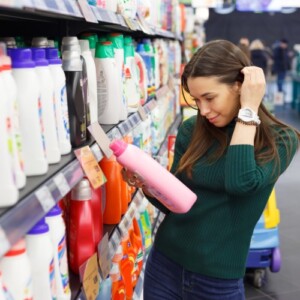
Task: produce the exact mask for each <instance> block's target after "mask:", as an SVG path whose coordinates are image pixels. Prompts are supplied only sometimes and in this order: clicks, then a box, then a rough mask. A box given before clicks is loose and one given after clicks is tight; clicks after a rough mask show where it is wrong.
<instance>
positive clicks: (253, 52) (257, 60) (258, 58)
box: [250, 39, 268, 76]
mask: <svg viewBox="0 0 300 300" xmlns="http://www.w3.org/2000/svg"><path fill="white" fill-rule="evenodd" d="M250 56H251V62H252V64H253V65H254V66H257V67H260V68H262V69H263V71H264V74H265V76H266V75H267V67H268V56H267V52H266V51H265V47H264V44H263V43H262V41H261V40H259V39H256V40H253V41H252V42H251V44H250Z"/></svg>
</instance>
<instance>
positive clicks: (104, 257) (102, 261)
mask: <svg viewBox="0 0 300 300" xmlns="http://www.w3.org/2000/svg"><path fill="white" fill-rule="evenodd" d="M98 258H99V266H100V272H101V277H102V278H103V279H104V278H106V277H107V275H108V274H109V271H110V269H111V259H110V255H109V246H108V234H107V233H106V234H105V235H104V236H103V238H102V240H101V242H100V243H99V244H98Z"/></svg>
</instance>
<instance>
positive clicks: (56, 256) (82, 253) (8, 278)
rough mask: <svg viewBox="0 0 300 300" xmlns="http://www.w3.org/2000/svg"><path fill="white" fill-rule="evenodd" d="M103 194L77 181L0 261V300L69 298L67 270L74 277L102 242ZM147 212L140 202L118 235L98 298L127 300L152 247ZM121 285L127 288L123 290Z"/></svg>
mask: <svg viewBox="0 0 300 300" xmlns="http://www.w3.org/2000/svg"><path fill="white" fill-rule="evenodd" d="M102 193H103V188H102V191H101V189H100V190H93V188H92V187H91V185H90V183H89V181H88V180H87V179H82V180H81V181H80V182H79V183H78V184H77V185H76V187H74V189H73V190H72V191H71V193H70V194H69V195H68V196H67V200H66V199H64V200H63V201H60V202H59V205H55V207H53V208H52V209H51V211H50V212H49V213H48V214H47V215H46V216H45V217H44V218H42V219H41V220H40V221H39V222H37V224H36V225H35V226H34V227H33V228H32V229H31V230H30V231H29V232H28V233H27V234H26V236H25V238H24V239H22V240H20V241H19V242H18V243H17V244H16V245H14V246H13V247H12V248H11V249H10V251H8V252H7V253H6V254H5V255H4V256H3V257H2V258H1V259H0V275H1V276H0V299H1V300H2V299H4V300H11V299H14V300H24V299H26V300H28V299H32V300H52V299H57V300H69V299H71V292H70V286H69V268H70V269H71V270H72V271H73V272H74V273H76V274H78V273H79V268H80V266H81V265H82V264H84V263H85V262H86V260H87V259H89V258H90V257H91V256H92V255H93V254H94V253H95V252H97V246H98V243H99V242H100V241H101V239H102V237H103V216H104V215H103V214H102V209H103V207H102V205H104V206H105V199H104V197H103V194H102ZM66 204H67V206H66ZM131 205H135V203H132V204H131ZM60 207H62V208H63V210H61V208H60ZM147 207H148V202H147V200H146V199H145V198H144V200H143V203H142V204H141V205H140V206H139V207H136V208H134V210H135V216H134V218H133V221H132V224H131V225H130V226H129V229H128V232H125V233H124V234H123V237H122V240H121V244H120V246H119V247H118V251H117V253H116V255H115V256H114V257H113V259H112V265H111V271H110V274H109V276H108V277H107V278H106V279H105V280H103V281H102V283H101V286H100V290H99V296H98V298H97V299H101V300H103V299H126V298H125V297H123V296H122V297H121V295H120V293H122V291H125V290H126V295H127V296H128V297H129V295H131V296H132V294H133V289H134V286H135V284H136V282H137V279H138V277H139V274H140V272H141V269H142V265H143V261H144V257H145V255H146V254H147V253H148V252H149V250H150V246H151V244H152V237H151V220H150V216H149V213H148V210H147ZM104 210H105V208H104ZM153 217H154V216H153V215H152V218H153ZM79 241H80V242H79ZM67 250H68V251H67ZM123 285H124V286H125V287H126V289H123V290H122V289H121V286H123ZM124 296H125V292H124ZM120 297H121V298H120ZM127 299H131V298H127Z"/></svg>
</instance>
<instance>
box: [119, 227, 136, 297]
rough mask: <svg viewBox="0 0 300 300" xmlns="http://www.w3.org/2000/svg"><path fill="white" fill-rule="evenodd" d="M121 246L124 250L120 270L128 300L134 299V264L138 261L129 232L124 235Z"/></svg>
mask: <svg viewBox="0 0 300 300" xmlns="http://www.w3.org/2000/svg"><path fill="white" fill-rule="evenodd" d="M121 245H122V249H123V257H122V259H121V261H120V270H121V273H122V276H123V279H124V283H125V289H126V298H127V299H132V296H133V284H132V274H133V273H134V262H135V259H136V253H135V251H134V248H133V246H132V243H131V240H130V237H129V233H128V232H125V233H123V237H122V240H121Z"/></svg>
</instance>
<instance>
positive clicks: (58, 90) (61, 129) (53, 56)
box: [46, 48, 71, 155]
mask: <svg viewBox="0 0 300 300" xmlns="http://www.w3.org/2000/svg"><path fill="white" fill-rule="evenodd" d="M46 58H47V60H48V62H49V69H50V72H51V75H52V79H53V84H54V98H55V103H56V104H57V105H56V109H55V114H56V126H57V134H58V142H59V149H60V153H61V155H64V154H68V153H70V152H71V142H70V125H69V112H68V102H67V91H66V76H65V73H64V71H63V69H62V61H61V59H60V58H59V57H58V49H56V48H47V49H46Z"/></svg>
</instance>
